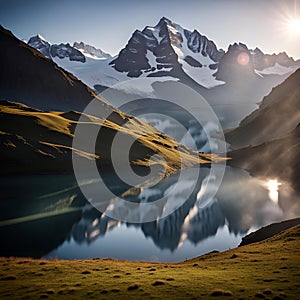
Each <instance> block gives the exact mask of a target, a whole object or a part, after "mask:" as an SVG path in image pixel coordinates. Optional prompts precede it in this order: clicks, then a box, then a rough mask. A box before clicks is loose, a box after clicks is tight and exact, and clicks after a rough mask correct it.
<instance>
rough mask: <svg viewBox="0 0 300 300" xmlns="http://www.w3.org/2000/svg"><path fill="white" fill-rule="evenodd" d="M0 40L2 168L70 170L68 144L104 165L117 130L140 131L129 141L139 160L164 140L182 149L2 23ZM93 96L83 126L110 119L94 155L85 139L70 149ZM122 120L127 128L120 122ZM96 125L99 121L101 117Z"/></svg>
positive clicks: (172, 149) (132, 133) (172, 148)
mask: <svg viewBox="0 0 300 300" xmlns="http://www.w3.org/2000/svg"><path fill="white" fill-rule="evenodd" d="M0 42H1V44H2V47H1V48H0V57H1V66H2V68H1V72H0V99H2V101H1V103H0V114H1V124H0V131H1V145H2V147H1V164H2V166H3V168H2V169H1V172H2V173H4V174H7V173H13V172H16V171H21V170H23V171H24V172H25V171H26V172H30V171H35V172H36V171H38V172H43V171H46V172H47V171H54V172H55V171H62V170H65V171H71V170H72V164H71V153H72V150H73V151H75V153H76V154H77V155H79V156H81V157H82V158H84V159H91V158H92V157H94V158H95V157H98V156H99V157H101V158H100V161H102V163H103V164H104V165H106V164H107V163H108V162H109V157H110V148H109V145H110V144H109V143H110V141H112V139H113V137H114V135H115V134H116V132H118V131H122V134H124V135H125V136H127V137H128V138H130V136H131V138H134V139H136V138H137V134H138V135H140V134H142V135H143V136H141V138H140V139H139V143H136V144H135V145H134V146H133V148H135V150H134V149H132V151H133V152H132V153H133V156H132V159H133V160H137V161H140V164H144V162H145V160H147V159H148V158H149V157H150V156H151V155H152V154H154V153H159V150H158V149H159V148H161V150H163V149H164V146H163V145H166V144H167V143H168V142H167V141H170V143H171V144H172V145H171V144H170V145H169V147H168V148H167V149H168V150H167V152H169V154H171V152H172V153H173V154H175V153H178V151H180V152H181V150H180V149H179V148H180V147H179V144H178V143H177V142H175V141H174V140H171V139H170V138H168V137H167V136H165V135H163V134H162V133H161V132H159V131H158V130H157V129H155V128H154V127H152V126H150V125H149V124H147V123H145V122H143V121H142V120H139V119H135V118H133V117H132V116H129V115H126V114H124V113H122V112H121V111H119V110H117V109H115V108H113V107H112V106H110V105H109V104H108V103H107V102H106V101H105V100H104V99H102V98H101V97H100V96H98V95H97V94H96V93H95V92H94V91H93V90H92V89H90V88H89V87H87V86H86V85H84V84H83V83H82V82H81V81H80V80H78V79H77V78H76V77H75V76H74V75H72V74H70V73H68V72H67V71H65V70H63V69H62V68H60V67H58V66H57V65H56V64H55V63H54V62H53V61H52V60H49V59H47V58H46V57H45V56H44V55H42V54H41V53H40V52H38V51H36V50H35V49H33V48H32V47H30V46H28V45H26V44H25V43H23V42H21V41H20V40H18V39H17V38H16V37H15V36H14V35H13V34H12V33H11V32H9V31H7V30H5V29H4V28H3V27H1V28H0ZM93 99H95V100H97V103H98V111H95V112H94V113H93V116H86V119H85V120H86V122H87V126H93V125H89V124H90V122H91V120H94V121H95V124H97V121H96V120H97V118H98V119H101V118H103V116H104V115H108V118H107V120H109V124H106V125H107V126H106V125H105V126H104V125H103V126H102V129H101V130H102V133H103V136H104V139H105V141H106V142H105V143H103V142H102V143H98V147H97V151H98V154H96V155H95V154H92V153H86V152H85V151H84V147H85V146H84V145H82V148H81V149H72V140H73V136H74V130H75V126H76V124H77V121H78V119H79V117H80V112H82V111H83V110H84V108H85V107H86V106H87V105H88V104H89V103H90V102H91V101H92V100H93ZM98 123H99V122H98ZM125 123H126V124H127V125H126V128H124V126H123V127H122V125H124V124H125ZM97 126H100V123H99V125H97ZM137 127H138V128H139V132H138V133H137V132H136V128H137ZM122 128H123V129H122ZM130 128H131V129H130ZM147 136H148V137H147ZM155 136H156V137H157V140H156V137H155ZM144 139H149V140H148V141H146V140H145V143H144V142H143V140H144ZM173 143H174V144H173ZM143 144H144V146H142V145H143ZM144 147H145V148H144ZM146 149H148V150H150V152H148V150H146ZM151 149H152V150H151ZM164 151H165V150H163V152H164ZM182 151H183V152H182V154H183V156H186V157H189V154H188V153H190V154H191V156H190V158H189V159H191V161H190V162H192V161H194V163H195V162H196V161H197V160H198V158H199V157H198V154H197V153H194V154H195V155H196V160H195V157H194V158H193V157H192V156H193V155H194V154H192V152H190V151H189V150H187V149H186V148H185V147H183V148H182ZM100 152H101V154H100ZM151 153H152V154H151ZM173 154H171V156H170V157H169V158H170V159H171V157H172V160H173V159H174V158H175V157H176V156H177V154H175V156H174V155H173ZM167 156H168V155H167ZM178 158H179V157H178ZM189 159H188V160H189ZM167 160H168V159H167ZM205 161H206V160H205ZM177 163H180V162H179V161H177ZM137 164H138V163H137ZM192 164H193V163H192ZM163 165H165V162H163ZM171 165H172V166H171ZM171 165H170V167H171V169H172V170H173V171H175V169H174V168H177V167H175V165H176V163H175V161H173V162H172V163H171ZM178 166H179V165H178ZM171 169H170V170H171Z"/></svg>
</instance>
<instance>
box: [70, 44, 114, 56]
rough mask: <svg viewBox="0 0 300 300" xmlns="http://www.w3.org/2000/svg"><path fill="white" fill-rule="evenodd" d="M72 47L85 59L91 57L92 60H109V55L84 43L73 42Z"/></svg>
mask: <svg viewBox="0 0 300 300" xmlns="http://www.w3.org/2000/svg"><path fill="white" fill-rule="evenodd" d="M73 47H74V48H75V49H77V50H79V51H80V52H81V53H82V54H84V55H85V56H86V57H91V58H94V59H103V58H111V55H110V54H109V53H106V52H104V51H102V50H101V49H97V48H95V47H93V46H91V45H88V44H85V43H84V42H79V43H78V42H74V44H73Z"/></svg>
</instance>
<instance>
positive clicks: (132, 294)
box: [0, 225, 300, 299]
mask: <svg viewBox="0 0 300 300" xmlns="http://www.w3.org/2000/svg"><path fill="white" fill-rule="evenodd" d="M299 242H300V225H298V226H296V227H293V228H290V229H288V230H286V231H284V232H282V233H280V234H278V235H276V236H274V237H272V238H270V239H268V240H265V241H262V242H260V243H255V244H251V245H248V246H243V247H239V248H236V249H232V250H230V251H226V252H222V253H217V252H213V253H210V254H207V255H204V256H201V257H198V258H195V259H192V260H189V261H186V262H182V263H150V262H129V261H114V260H110V259H93V260H82V261H81V260H79V261H60V260H52V261H46V260H32V259H29V258H17V259H16V258H1V259H0V297H1V299H19V298H23V299H40V298H49V299H60V298H61V299H86V298H95V299H124V298H128V299H162V298H163V299H210V298H212V299H213V298H215V297H218V298H219V299H259V298H260V299H285V298H287V299H298V296H299V288H300V284H299V276H300V250H299Z"/></svg>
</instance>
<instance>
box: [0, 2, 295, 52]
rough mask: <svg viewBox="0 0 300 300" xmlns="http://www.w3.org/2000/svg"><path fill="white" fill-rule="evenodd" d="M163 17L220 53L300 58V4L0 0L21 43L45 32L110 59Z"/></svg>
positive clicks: (2, 18)
mask: <svg viewBox="0 0 300 300" xmlns="http://www.w3.org/2000/svg"><path fill="white" fill-rule="evenodd" d="M162 16H165V17H167V18H169V19H171V20H172V21H173V22H175V23H177V24H180V25H181V26H182V27H184V28H187V29H189V30H193V29H197V30H198V31H199V32H200V33H201V34H204V35H206V36H207V37H208V38H209V39H212V40H213V41H214V42H215V43H216V44H217V46H218V47H219V48H223V49H227V48H228V45H229V44H231V43H234V42H236V41H239V42H243V43H246V44H247V45H248V47H250V48H255V47H256V46H257V47H259V48H261V49H262V50H263V51H264V52H266V53H273V52H276V53H277V52H280V51H286V52H287V53H288V54H289V55H291V56H293V57H294V58H300V22H299V23H297V22H296V21H295V20H299V19H300V0H286V1H285V0H248V1H243V0H203V1H202V0H181V1H179V0H151V1H146V0H98V1H96V0H86V1H84V0H82V1H74V0H73V1H71V0H66V1H64V0H61V1H58V0H50V1H33V0H0V23H1V24H2V25H3V26H4V27H6V28H8V29H10V30H11V31H12V32H13V33H14V34H15V35H16V36H17V37H19V38H20V39H28V38H29V37H31V36H33V35H35V34H37V33H40V34H41V35H43V36H44V37H45V38H46V39H47V40H48V41H49V42H50V43H59V42H70V43H73V42H74V41H84V42H86V43H89V44H92V45H94V46H96V47H99V48H101V49H103V50H104V51H107V52H109V53H111V54H116V53H117V52H119V50H120V49H121V48H123V47H124V46H125V45H126V43H127V41H128V39H129V38H130V36H131V35H132V33H133V32H134V30H136V29H140V30H142V29H143V28H144V27H145V26H146V25H151V26H154V25H156V24H157V23H158V21H159V19H160V18H161V17H162ZM292 20H294V23H292ZM297 26H298V27H297ZM297 28H298V29H297Z"/></svg>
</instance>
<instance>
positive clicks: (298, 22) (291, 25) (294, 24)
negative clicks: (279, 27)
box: [286, 19, 300, 36]
mask: <svg viewBox="0 0 300 300" xmlns="http://www.w3.org/2000/svg"><path fill="white" fill-rule="evenodd" d="M286 30H287V31H288V33H289V34H291V35H299V36H300V19H290V20H288V21H287V23H286Z"/></svg>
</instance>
